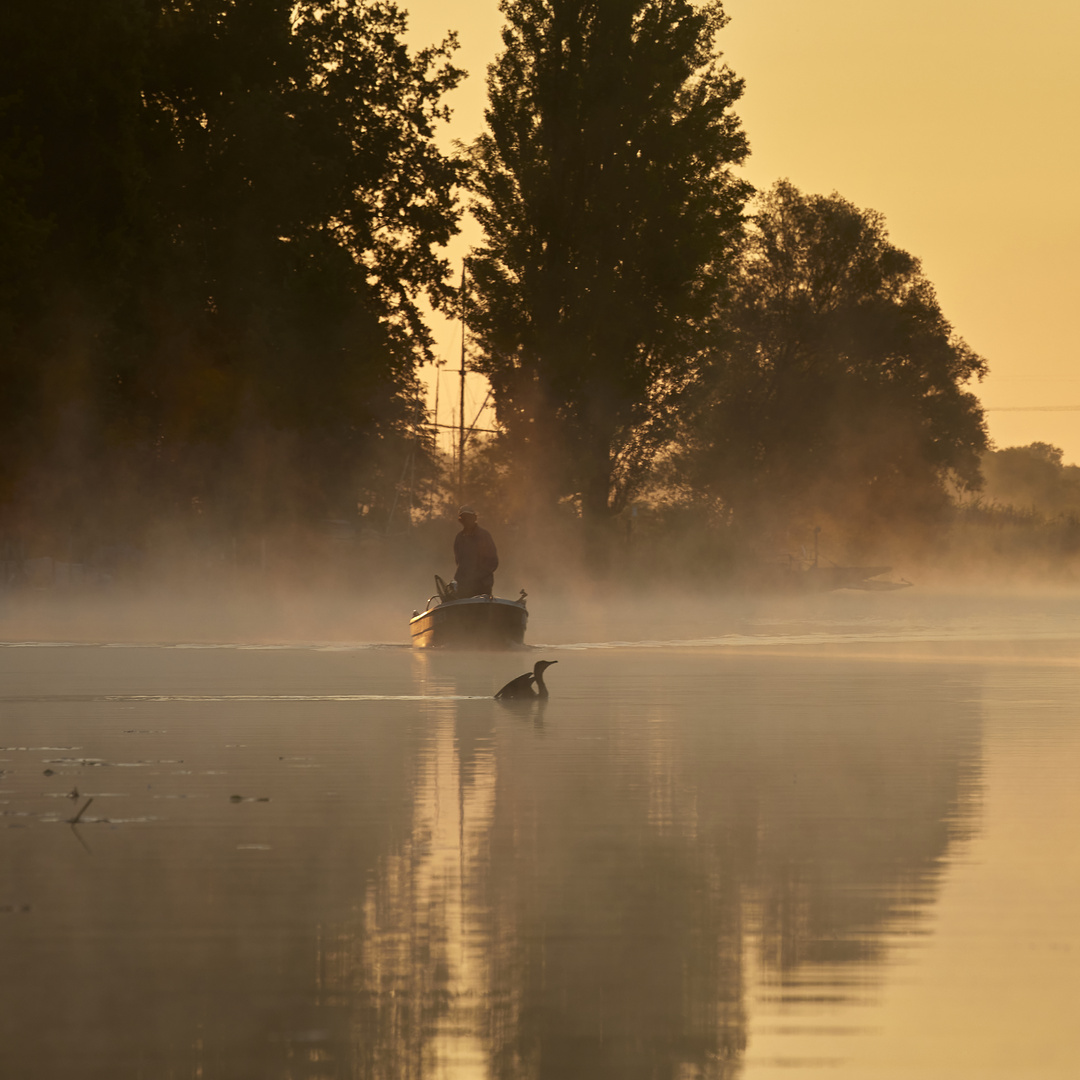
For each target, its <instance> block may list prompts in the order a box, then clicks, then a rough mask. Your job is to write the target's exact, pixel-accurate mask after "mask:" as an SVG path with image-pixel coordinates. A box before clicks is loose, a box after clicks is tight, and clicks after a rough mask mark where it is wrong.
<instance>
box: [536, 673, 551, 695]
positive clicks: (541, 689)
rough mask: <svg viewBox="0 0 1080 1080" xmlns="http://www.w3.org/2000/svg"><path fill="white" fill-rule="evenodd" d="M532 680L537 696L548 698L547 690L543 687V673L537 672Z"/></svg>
mask: <svg viewBox="0 0 1080 1080" xmlns="http://www.w3.org/2000/svg"><path fill="white" fill-rule="evenodd" d="M533 678H534V680H535V682H536V691H537V695H538V696H539V697H547V696H548V688H547V687H546V686H545V685H544V673H543V672H542V671H538V672H537V673H536V674H535V675H534V676H533Z"/></svg>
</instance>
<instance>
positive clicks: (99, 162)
mask: <svg viewBox="0 0 1080 1080" xmlns="http://www.w3.org/2000/svg"><path fill="white" fill-rule="evenodd" d="M5 7H6V10H5V13H4V15H3V22H2V23H0V28H2V29H4V30H6V31H9V33H7V34H6V35H5V36H4V39H3V40H4V45H3V47H4V49H5V53H7V52H10V53H11V55H12V57H13V58H14V62H13V63H12V64H10V65H5V67H4V74H3V75H2V76H0V99H3V101H4V108H3V110H2V112H0V124H2V125H3V129H2V131H0V154H4V155H6V157H13V156H15V155H16V154H18V155H20V156H19V160H25V161H26V162H27V166H26V169H25V170H24V178H23V179H22V180H21V181H19V182H18V183H16V184H15V186H14V187H10V186H9V187H5V188H3V189H0V215H3V218H4V219H8V218H13V219H14V220H15V221H16V223H17V224H18V223H19V222H23V227H22V232H21V235H22V236H23V240H22V241H20V243H23V246H24V247H25V246H26V244H27V243H30V241H31V240H32V241H33V243H34V244H36V245H37V247H36V248H35V249H34V251H35V252H36V253H37V255H40V258H39V259H38V262H39V263H41V265H42V266H43V267H44V269H43V271H42V273H43V276H44V279H45V286H46V288H45V290H44V292H43V293H42V295H40V296H39V297H38V298H37V299H36V300H35V301H34V302H33V303H23V304H22V308H19V309H18V310H16V308H17V307H18V305H17V304H16V303H15V301H14V300H11V299H10V295H11V294H10V289H9V290H6V291H5V290H4V289H3V288H2V284H3V283H2V282H0V303H7V306H8V314H9V316H11V317H9V318H8V320H7V325H8V330H9V332H8V343H9V345H10V347H11V349H12V354H13V355H20V350H21V354H28V353H29V352H33V354H34V356H35V357H36V363H37V366H38V373H39V374H38V377H37V384H36V391H35V394H36V397H35V394H31V393H29V391H28V392H27V395H25V396H28V397H29V398H31V399H34V400H36V402H37V404H36V405H33V407H32V409H31V411H32V412H33V411H34V410H35V409H36V410H37V412H38V413H39V414H40V415H39V416H38V421H39V422H38V423H37V424H36V425H34V430H33V431H28V432H27V434H26V438H28V439H30V440H31V441H34V445H33V446H32V448H31V449H32V450H33V452H34V453H35V454H36V456H37V457H38V458H39V460H40V461H41V462H42V468H44V469H49V468H52V469H53V472H54V473H55V472H56V469H55V459H53V460H52V461H51V463H50V459H49V453H50V452H51V450H52V445H53V444H55V442H56V439H55V438H53V437H52V436H51V435H50V433H49V431H48V425H47V424H45V423H43V422H41V420H42V417H43V415H44V412H45V411H46V409H47V406H46V404H45V403H46V401H47V400H49V399H52V400H56V399H57V398H58V397H61V396H63V394H65V393H66V394H67V395H68V396H69V397H70V398H71V399H72V400H73V401H74V402H75V403H76V404H77V411H78V413H79V415H80V420H79V422H78V423H77V424H75V425H74V432H75V434H74V435H72V434H71V433H70V432H69V435H68V436H67V439H68V442H69V443H72V444H73V445H74V444H77V446H78V457H79V458H80V459H81V464H82V466H83V467H84V468H89V467H90V465H91V464H92V463H94V462H96V463H97V464H98V465H99V466H100V468H101V469H105V470H106V471H108V470H109V469H111V470H113V471H114V472H116V471H117V469H119V471H120V472H121V473H123V475H124V479H125V484H126V485H127V486H128V487H131V486H132V485H136V486H137V484H138V483H140V482H141V483H142V484H143V485H144V486H146V488H147V494H151V495H153V496H154V497H155V498H160V497H161V493H165V495H166V496H167V497H166V499H165V501H168V500H169V499H170V498H175V499H179V501H180V502H181V503H183V502H184V501H185V500H186V499H187V498H188V497H190V496H191V495H192V494H198V495H201V496H203V497H205V501H206V502H213V501H215V500H216V501H218V502H221V503H229V504H230V505H231V506H232V508H233V510H234V511H235V512H236V513H237V514H238V515H239V516H240V517H244V516H247V517H249V518H254V519H255V520H260V519H265V518H266V517H267V516H268V515H273V514H275V513H280V512H281V511H282V510H284V509H286V508H287V509H289V510H290V511H293V512H297V513H298V514H299V515H300V516H301V517H304V516H308V517H310V516H325V515H326V513H327V512H330V511H333V510H336V509H338V508H339V507H340V506H342V505H344V506H348V505H349V504H350V501H352V502H355V500H356V497H357V489H358V487H360V486H361V479H360V478H359V475H358V473H359V471H361V470H363V471H365V472H366V479H364V481H363V484H366V485H367V486H368V487H372V486H374V487H379V486H380V485H382V486H383V487H385V488H387V490H390V489H392V487H393V482H395V481H397V479H398V478H399V477H400V475H401V470H402V467H403V463H404V462H405V461H406V459H407V457H408V453H409V445H408V444H415V443H416V442H417V440H418V439H421V435H420V430H421V429H420V423H421V421H422V420H423V418H424V409H423V400H422V395H421V390H420V386H419V382H418V379H417V376H416V367H417V363H418V361H419V360H421V359H423V358H425V357H426V356H427V355H428V354H429V350H430V336H429V333H428V331H427V329H426V327H425V325H424V322H423V319H422V317H421V313H420V309H419V306H418V301H419V297H420V295H421V294H423V293H427V294H428V296H429V297H430V298H431V299H432V301H433V302H434V303H435V304H436V306H438V305H439V304H441V303H442V302H443V301H444V300H445V299H446V298H447V297H448V296H449V294H450V290H449V288H448V286H446V285H445V283H444V279H445V277H446V269H447V268H446V264H445V262H444V260H442V259H441V258H440V257H439V256H438V255H437V254H436V250H437V248H438V247H439V246H440V245H443V244H445V242H446V241H447V240H448V239H449V237H450V236H451V235H452V233H453V232H454V231H455V229H456V222H457V217H458V212H457V209H456V206H455V202H454V197H453V187H454V184H455V182H456V180H457V177H458V172H459V166H458V165H457V164H456V163H455V161H454V160H452V159H449V158H448V157H447V156H445V155H444V154H442V153H441V152H440V151H439V150H438V149H437V148H436V146H435V144H434V138H433V134H434V128H435V126H436V124H437V123H438V122H439V121H440V120H441V119H445V117H446V115H447V114H446V110H445V107H444V106H443V105H442V103H441V99H442V97H443V95H444V94H445V92H446V91H447V90H448V89H450V88H451V87H453V86H454V85H455V84H456V82H457V81H458V79H459V78H460V74H461V73H460V72H459V71H457V70H456V69H454V68H453V67H452V66H451V65H450V64H449V62H448V58H449V55H450V53H451V51H452V49H453V47H454V43H453V40H452V39H451V40H449V41H447V42H446V43H444V44H443V45H442V46H440V47H434V48H430V49H426V50H423V51H421V52H419V53H418V54H416V55H411V54H410V53H409V52H408V51H407V50H406V48H405V46H404V45H403V44H402V41H401V37H402V34H403V32H404V30H405V16H404V14H403V13H402V12H401V11H400V10H399V9H398V8H396V7H395V6H394V5H393V4H391V3H377V2H370V0H343V2H336V0H299V2H294V0H155V2H153V3H147V2H145V0H102V3H100V4H98V3H95V4H81V3H76V2H74V0H57V2H56V3H55V4H50V5H49V7H48V9H46V10H45V11H43V12H40V13H32V12H28V11H24V10H22V9H19V10H18V11H16V10H15V6H13V5H6V6H5ZM5 59H6V57H5ZM11 140H15V143H14V144H13V145H14V149H11V150H9V149H8V146H9V142H11ZM19 215H22V217H19ZM35 222H44V223H45V224H46V225H47V226H48V230H47V235H46V237H45V239H44V241H42V242H39V239H38V238H37V234H36V233H34V232H33V229H32V228H31V226H32V225H33V224H34V223H35ZM27 258H29V254H28V255H27ZM4 280H6V278H5V279H4ZM20 295H21V294H20ZM19 302H20V303H22V300H20V301H19ZM35 305H36V307H35ZM14 316H18V318H15V317H14ZM16 324H18V325H16ZM0 332H2V330H0ZM59 357H67V358H69V359H68V360H65V361H64V362H63V363H61V362H60V360H58V359H57V358H59ZM46 371H52V372H54V373H55V372H56V371H59V372H60V374H61V376H62V377H61V378H56V377H49V378H48V379H46V378H45V376H44V373H45V372H46ZM46 384H48V385H47V386H46ZM68 427H69V428H71V427H72V425H71V424H70V423H69V424H68ZM35 440H36V441H35ZM120 459H123V460H125V461H126V464H125V465H124V466H123V468H120V467H119V466H118V465H117V462H118V460H120ZM40 473H41V469H39V475H40ZM380 475H381V477H382V479H379V476H380ZM140 478H141V479H140ZM40 486H41V485H40V484H39V485H38V487H39V488H40ZM391 495H392V491H391ZM364 501H368V502H370V499H367V498H365V499H364Z"/></svg>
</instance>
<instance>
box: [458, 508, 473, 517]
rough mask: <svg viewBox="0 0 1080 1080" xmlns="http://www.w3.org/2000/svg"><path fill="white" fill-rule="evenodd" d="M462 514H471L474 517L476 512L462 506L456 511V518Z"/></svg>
mask: <svg viewBox="0 0 1080 1080" xmlns="http://www.w3.org/2000/svg"><path fill="white" fill-rule="evenodd" d="M462 514H472V516H473V517H476V511H475V510H474V509H473V508H472V507H471V506H463V507H462V508H461V509H460V510H459V511H458V517H461V516H462Z"/></svg>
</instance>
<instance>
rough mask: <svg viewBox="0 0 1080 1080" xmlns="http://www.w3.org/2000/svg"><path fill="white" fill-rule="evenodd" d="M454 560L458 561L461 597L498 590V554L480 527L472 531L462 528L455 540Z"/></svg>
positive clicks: (456, 575)
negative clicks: (496, 577) (496, 572)
mask: <svg viewBox="0 0 1080 1080" xmlns="http://www.w3.org/2000/svg"><path fill="white" fill-rule="evenodd" d="M454 558H455V559H456V560H457V573H456V574H455V575H454V576H455V577H456V578H457V583H458V590H457V594H458V596H459V597H464V596H479V595H480V594H482V593H490V592H491V590H492V589H493V588H494V587H495V571H496V570H497V569H498V568H499V555H498V552H496V550H495V541H494V540H492V539H491V533H489V532H488V531H487V529H481V528H480V526H479V525H477V526H476V528H475V529H473V530H472V531H471V532H466V531H465V530H464V529H462V530H461V532H459V533H458V534H457V536H455V537H454Z"/></svg>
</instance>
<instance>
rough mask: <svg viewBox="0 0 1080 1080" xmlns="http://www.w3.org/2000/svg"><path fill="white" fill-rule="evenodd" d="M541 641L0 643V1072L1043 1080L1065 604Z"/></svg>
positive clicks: (538, 630)
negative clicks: (509, 690)
mask: <svg viewBox="0 0 1080 1080" xmlns="http://www.w3.org/2000/svg"><path fill="white" fill-rule="evenodd" d="M560 620H561V621H556V619H555V617H554V616H553V615H551V614H548V615H545V613H544V612H543V610H542V608H541V609H539V610H537V612H536V613H535V614H534V617H533V626H532V627H531V628H530V635H529V637H530V640H532V641H534V642H548V644H547V645H545V646H543V647H535V648H534V649H532V650H529V651H526V652H522V653H520V654H464V653H448V654H430V653H414V652H412V651H410V650H409V649H407V648H404V647H401V646H400V645H397V644H396V643H395V642H394V641H393V637H394V635H395V632H396V633H397V636H398V638H399V640H400V639H401V638H402V637H403V636H404V632H403V630H402V629H401V628H398V627H396V626H392V627H390V628H389V631H388V633H387V634H386V638H387V641H385V642H383V643H381V644H379V643H375V644H373V643H370V642H369V643H363V642H356V643H349V642H345V643H342V642H337V643H325V642H324V643H314V644H313V643H302V642H293V643H290V644H289V645H287V646H282V645H274V644H272V643H270V644H268V643H266V642H262V643H256V644H251V643H247V644H245V643H243V642H227V643H220V642H219V643H216V644H215V643H209V642H205V641H204V642H190V641H189V642H183V641H159V642H156V643H154V644H132V643H125V642H123V641H108V642H105V641H102V642H98V643H96V644H86V643H81V644H80V643H63V642H57V641H50V642H43V641H31V642H26V641H17V640H12V635H11V634H10V633H9V632H8V631H9V628H8V627H6V626H4V625H3V624H2V623H0V636H7V637H8V641H7V643H6V645H5V647H2V648H0V867H2V871H3V873H2V879H0V956H2V957H3V978H2V979H0V1075H2V1076H4V1077H5V1078H7V1077H11V1078H12V1080H54V1078H56V1080H61V1078H63V1080H68V1078H72V1077H79V1078H80V1080H98V1078H101V1080H106V1078H108V1080H128V1078H145V1080H172V1078H184V1080H188V1078H206V1080H219V1078H220V1080H247V1078H251V1080H278V1078H280V1080H285V1078H289V1080H346V1078H348V1080H352V1078H369V1077H371V1078H386V1080H397V1078H416V1080H428V1078H432V1080H435V1078H439V1080H443V1078H455V1080H457V1078H461V1080H465V1078H469V1080H474V1078H475V1080H486V1078H489V1077H490V1078H496V1077H498V1078H523V1080H524V1078H530V1080H531V1078H541V1077H544V1078H569V1080H574V1078H579V1077H580V1078H583V1080H584V1078H589V1080H594V1078H595V1080H602V1078H609V1077H610V1078H613V1080H614V1078H618V1080H623V1078H637V1077H641V1078H672V1080H676V1078H677V1080H690V1078H696V1077H702V1078H704V1077H709V1078H724V1080H729V1078H732V1077H740V1078H746V1080H766V1078H777V1077H783V1078H785V1080H787V1078H790V1080H810V1078H817V1077H829V1078H835V1080H856V1078H858V1080H863V1078H874V1080H894V1078H908V1077H918V1078H920V1080H921V1078H941V1080H954V1078H963V1077H972V1078H984V1077H1016V1078H1025V1080H1030V1078H1043V1077H1055V1078H1056V1077H1061V1078H1066V1077H1068V1078H1072V1077H1075V1076H1077V1075H1080V1033H1078V1032H1080V1025H1077V1023H1076V1016H1077V1015H1080V933H1078V929H1077V927H1078V921H1077V919H1078V915H1080V783H1078V780H1077V778H1078V776H1080V596H1078V595H1077V594H1075V593H1073V594H1068V595H1056V596H1045V595H1044V596H1041V597H1015V596H1012V597H974V596H966V597H955V596H954V597H948V596H941V595H936V596H921V597H920V596H918V595H917V594H916V591H915V590H912V591H911V592H909V593H900V594H877V595H873V594H871V595H862V594H857V595H851V594H833V595H830V596H826V597H813V598H806V599H804V600H800V601H787V602H783V603H781V602H775V603H772V604H768V605H760V604H759V605H747V604H745V603H743V604H742V606H741V607H740V606H739V605H738V604H731V605H725V604H723V603H720V602H718V603H716V604H712V603H705V602H701V603H699V604H697V605H696V606H690V605H686V606H683V607H682V608H678V609H677V608H675V607H674V605H664V604H662V603H661V604H659V605H658V606H655V607H654V606H650V607H649V608H648V609H647V610H646V609H644V608H640V607H639V608H634V607H633V605H625V606H623V607H621V608H617V607H615V606H612V605H608V606H606V607H601V608H599V609H592V610H590V611H588V612H586V611H584V610H581V611H573V610H564V611H563V613H562V614H561V615H560ZM540 657H543V658H546V659H552V660H556V661H558V664H557V666H556V667H553V668H551V669H550V670H549V672H548V676H547V679H548V683H549V686H550V688H551V698H550V700H548V701H546V702H532V703H529V702H527V703H514V704H504V703H501V702H497V701H494V700H493V699H492V694H493V693H494V691H495V690H496V689H497V688H498V687H499V685H501V683H502V682H504V681H506V680H507V679H509V678H511V677H512V676H514V675H517V674H520V673H521V672H522V671H524V670H526V669H527V668H528V667H531V664H532V662H533V661H534V659H537V658H540ZM91 800H92V801H91ZM72 822H74V823H72Z"/></svg>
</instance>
